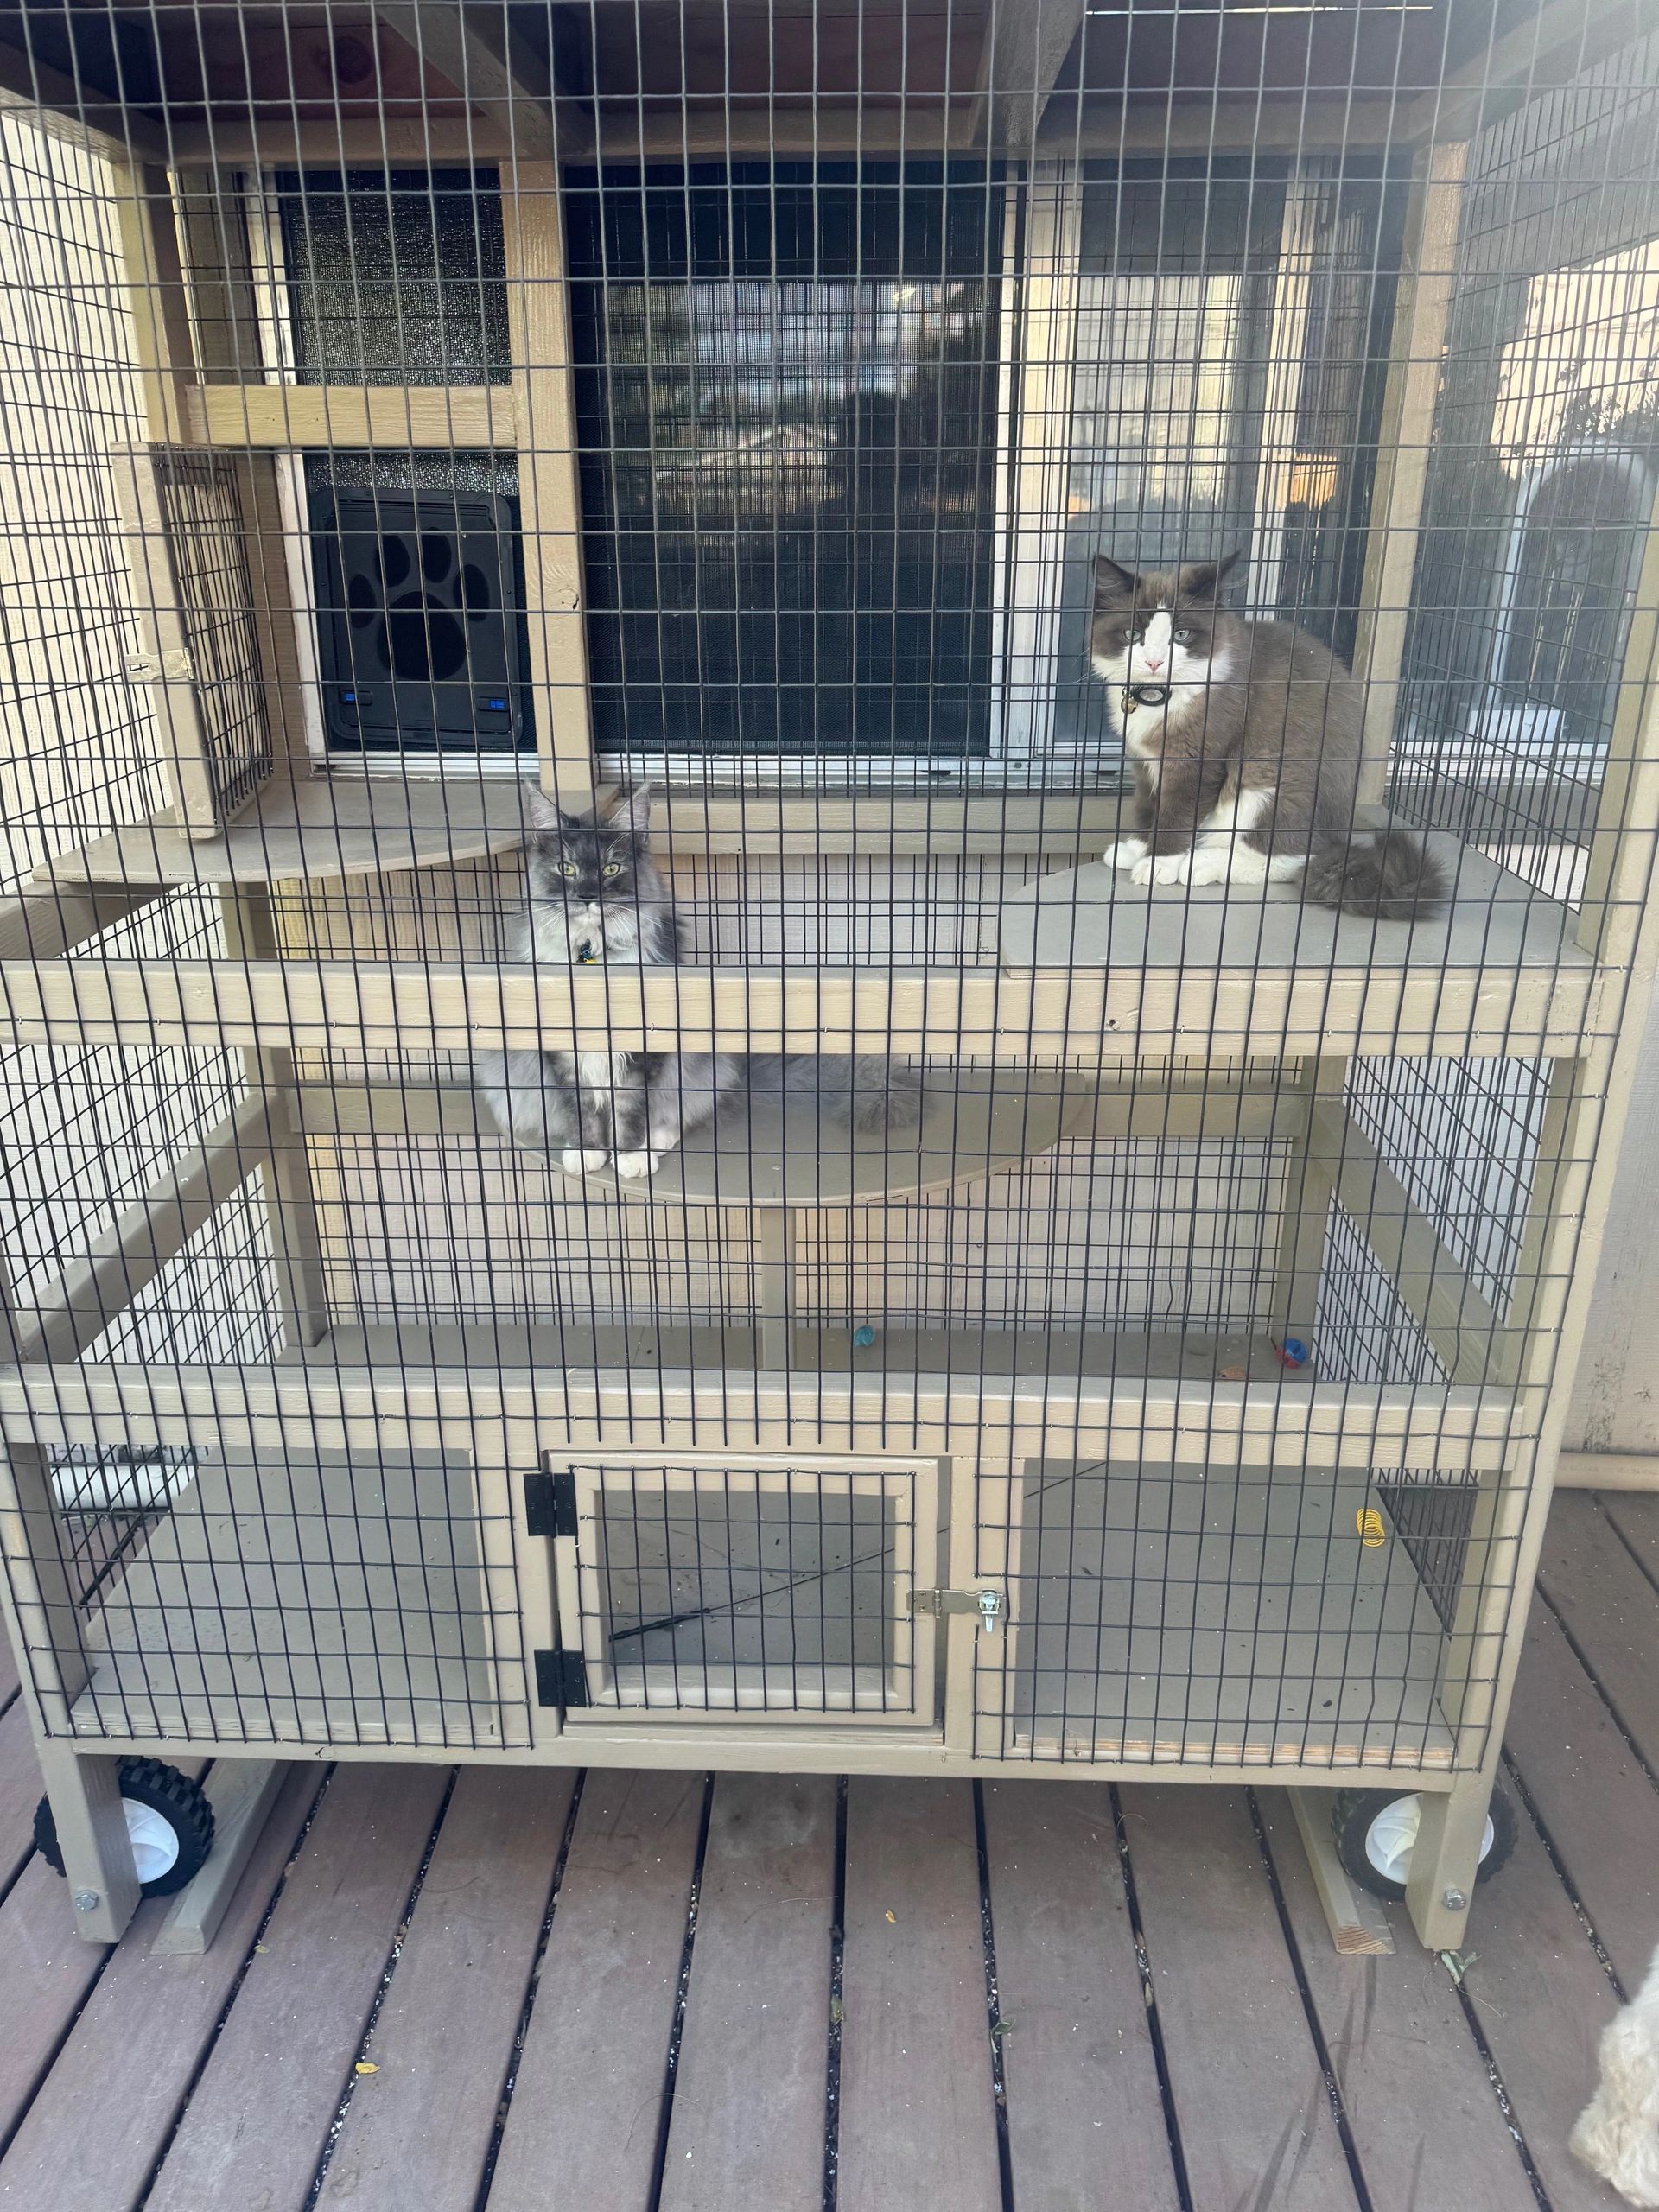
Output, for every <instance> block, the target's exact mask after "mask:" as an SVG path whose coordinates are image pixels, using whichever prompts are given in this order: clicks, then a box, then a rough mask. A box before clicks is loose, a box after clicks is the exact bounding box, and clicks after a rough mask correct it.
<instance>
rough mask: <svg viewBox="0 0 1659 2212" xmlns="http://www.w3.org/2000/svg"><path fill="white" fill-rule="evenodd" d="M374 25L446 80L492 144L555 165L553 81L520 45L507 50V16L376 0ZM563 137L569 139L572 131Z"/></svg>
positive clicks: (424, 2)
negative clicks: (489, 128) (486, 129)
mask: <svg viewBox="0 0 1659 2212" xmlns="http://www.w3.org/2000/svg"><path fill="white" fill-rule="evenodd" d="M374 13H375V16H376V18H377V20H378V22H383V23H385V25H386V27H387V28H388V29H390V30H392V31H395V32H396V33H397V36H398V37H399V38H400V39H402V40H403V41H404V45H405V46H407V47H409V48H410V49H411V50H412V51H413V52H414V53H415V54H417V55H418V56H419V57H420V59H421V60H422V61H423V63H425V64H427V65H428V66H429V67H431V68H433V69H435V70H436V71H437V72H438V73H439V75H440V76H442V77H445V78H447V79H448V81H449V82H450V84H452V85H453V86H454V88H455V90H456V91H457V92H459V93H460V94H461V97H462V98H463V99H465V100H467V103H468V105H470V106H471V107H473V108H474V110H475V111H476V112H477V113H478V114H479V115H480V116H481V117H482V118H484V120H485V121H486V123H488V124H490V125H491V126H492V133H491V135H492V139H493V142H494V143H497V144H501V143H505V146H506V147H508V148H509V149H511V151H512V154H513V155H514V156H517V157H518V158H519V159H521V160H524V161H554V160H556V159H557V158H558V156H559V154H560V152H561V150H563V152H564V153H566V154H569V153H573V152H580V151H581V150H582V149H581V148H580V147H572V146H571V145H569V143H567V144H566V145H565V146H564V147H563V149H561V148H560V146H559V144H558V143H557V142H558V138H559V135H560V134H559V132H558V130H556V127H555V124H554V120H553V101H552V92H553V86H552V79H551V76H550V73H549V71H548V69H547V67H546V64H545V63H544V62H543V61H542V60H540V59H539V57H537V56H535V55H533V54H531V53H530V52H529V51H528V49H526V48H524V46H523V44H522V42H521V41H512V43H509V41H508V34H507V22H506V12H505V9H498V8H480V7H476V6H474V7H470V8H468V7H464V6H458V5H444V4H439V0H375V6H374ZM564 136H565V137H566V138H567V140H568V139H569V132H568V131H567V132H566V133H565V134H564Z"/></svg>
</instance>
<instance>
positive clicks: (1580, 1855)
mask: <svg viewBox="0 0 1659 2212" xmlns="http://www.w3.org/2000/svg"><path fill="white" fill-rule="evenodd" d="M1508 1743H1509V1748H1510V1755H1511V1757H1512V1758H1513V1759H1514V1761H1515V1764H1516V1770H1517V1772H1518V1773H1519V1775H1520V1777H1521V1781H1522V1784H1523V1785H1524V1787H1525V1789H1526V1791H1527V1794H1528V1795H1529V1796H1530V1797H1531V1799H1532V1801H1533V1803H1534V1804H1535V1806H1536V1808H1537V1812H1538V1817H1539V1819H1540V1821H1541V1822H1542V1824H1543V1827H1544V1832H1545V1834H1547V1835H1548V1838H1549V1840H1550V1842H1551V1844H1552V1846H1553V1847H1554V1851H1555V1853H1556V1856H1557V1857H1558V1859H1560V1862H1561V1865H1562V1866H1563V1868H1564V1869H1565V1872H1566V1874H1567V1879H1568V1880H1569V1881H1570V1882H1571V1883H1572V1885H1573V1888H1574V1889H1575V1890H1576V1891H1577V1892H1578V1894H1579V1897H1580V1900H1581V1901H1582V1903H1583V1905H1584V1909H1585V1910H1586V1912H1587V1913H1588V1914H1589V1916H1590V1919H1591V1922H1592V1925H1593V1927H1594V1928H1595V1930H1596V1933H1597V1935H1598V1936H1599V1937H1600V1939H1601V1941H1602V1942H1603V1943H1604V1944H1605V1946H1606V1948H1607V1954H1608V1956H1609V1957H1610V1958H1611V1960H1612V1962H1613V1969H1614V1971H1615V1973H1617V1974H1618V1976H1619V1979H1620V1980H1622V1981H1623V1983H1624V1986H1625V1988H1626V1989H1629V1990H1634V1989H1635V1988H1637V1986H1638V1985H1639V1984H1640V1982H1641V1980H1642V1978H1643V1975H1644V1974H1646V1972H1647V1968H1648V1961H1649V1959H1650V1958H1651V1957H1652V1955H1653V1952H1654V1947H1655V1945H1656V1944H1659V1789H1655V1787H1654V1785H1653V1783H1651V1782H1650V1781H1649V1778H1648V1777H1647V1776H1646V1775H1645V1774H1644V1773H1643V1771H1642V1768H1641V1765H1640V1764H1639V1763H1638V1761H1637V1758H1636V1755H1635V1753H1634V1752H1633V1751H1631V1750H1630V1745H1628V1744H1627V1743H1626V1742H1625V1740H1624V1737H1623V1736H1622V1735H1621V1734H1620V1733H1619V1731H1618V1726H1617V1724H1616V1722H1615V1721H1614V1719H1613V1717H1612V1715H1611V1713H1609V1712H1608V1710H1607V1707H1605V1705H1604V1704H1603V1702H1602V1700H1601V1699H1600V1698H1599V1697H1598V1695H1597V1694H1596V1688H1595V1685H1594V1683H1593V1682H1592V1681H1591V1680H1590V1678H1589V1676H1588V1675H1586V1673H1585V1671H1584V1669H1583V1668H1582V1667H1581V1666H1580V1664H1579V1662H1578V1661H1577V1659H1576V1658H1575V1657H1574V1656H1573V1653H1572V1651H1571V1650H1570V1649H1569V1648H1568V1646H1567V1638H1566V1637H1565V1636H1564V1635H1563V1634H1562V1632H1561V1630H1560V1625H1559V1624H1558V1623H1557V1622H1556V1619H1555V1617H1554V1614H1553V1613H1551V1612H1550V1611H1548V1609H1547V1608H1546V1607H1544V1606H1542V1605H1537V1604H1535V1605H1534V1606H1533V1609H1532V1618H1531V1619H1530V1621H1529V1623H1528V1624H1527V1637H1526V1642H1525V1644H1524V1646H1523V1647H1522V1656H1521V1668H1520V1672H1519V1675H1517V1677H1516V1686H1515V1702H1514V1706H1513V1707H1512V1709H1511V1711H1510V1726H1509V1732H1508Z"/></svg>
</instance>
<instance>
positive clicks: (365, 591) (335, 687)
mask: <svg viewBox="0 0 1659 2212" xmlns="http://www.w3.org/2000/svg"><path fill="white" fill-rule="evenodd" d="M310 519H311V533H312V547H313V553H314V567H315V589H316V595H317V645H318V675H319V679H320V682H321V692H322V711H323V722H324V727H325V728H326V729H327V736H328V742H329V745H330V747H337V748H339V749H340V750H341V751H346V750H351V751H364V752H373V751H388V750H394V749H396V750H401V751H404V752H423V751H432V752H458V753H470V752H480V753H505V752H512V751H513V750H515V749H516V748H517V747H518V745H519V744H520V743H522V742H523V741H524V740H525V737H526V734H527V732H528V729H529V726H530V721H529V700H528V694H527V690H526V688H525V685H524V680H523V679H524V645H523V637H522V632H523V622H524V618H523V613H522V608H523V603H524V594H523V587H522V582H521V578H520V575H519V566H520V556H519V549H518V502H517V501H516V500H515V499H508V498H507V497H505V495H502V494H499V493H467V494H465V495H458V494H456V493H448V492H429V493H428V492H406V493H399V492H387V491H385V490H381V489H378V488H373V487H371V488H365V489H360V490H346V489H343V488H341V487H340V486H331V487H329V488H328V489H327V490H320V489H319V490H314V491H313V493H312V494H311V499H310Z"/></svg>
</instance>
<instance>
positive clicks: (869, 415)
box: [566, 163, 1003, 759]
mask: <svg viewBox="0 0 1659 2212" xmlns="http://www.w3.org/2000/svg"><path fill="white" fill-rule="evenodd" d="M566 208H567V222H568V226H569V267H570V273H571V277H572V279H573V287H572V296H571V307H572V315H573V321H574V330H573V346H574V353H575V361H576V365H577V372H576V376H577V420H578V432H577V435H578V439H579V443H580V448H581V474H582V518H583V527H584V556H585V563H586V577H587V592H588V652H589V661H590V668H591V674H592V681H593V706H594V725H595V734H596V736H597V739H598V742H599V745H600V747H601V750H602V751H603V752H605V753H611V754H623V753H643V754H647V755H649V754H652V753H656V754H659V755H660V754H664V753H682V754H685V753H689V754H703V755H708V754H720V753H728V754H729V753H742V754H745V755H748V756H752V757H763V758H764V757H767V756H771V757H773V758H782V757H785V756H790V755H793V756H804V755H806V756H810V755H814V754H818V755H824V754H829V755H835V754H842V755H849V754H857V755H862V756H878V757H880V756H887V757H891V758H897V759H917V758H921V759H927V758H930V757H933V758H938V757H961V756H966V755H973V754H977V753H984V752H986V751H987V750H988V746H989V740H990V705H991V690H990V677H991V616H990V597H991V576H992V552H993V544H994V531H995V408H996V383H997V372H996V359H997V334H996V293H997V286H996V276H997V269H998V259H999V254H1000V247H1001V232H1002V221H1003V215H1002V193H1001V186H1000V184H998V183H997V182H996V181H995V179H993V178H992V177H991V176H990V175H988V173H987V171H986V170H985V169H984V168H980V169H978V170H977V171H976V172H972V173H964V174H958V173H957V172H956V171H954V170H946V169H944V168H941V167H940V166H939V165H938V164H935V165H933V166H931V168H923V167H918V166H917V165H912V164H906V165H905V166H903V167H902V168H901V167H899V166H886V167H875V166H871V165H868V164H866V165H863V166H855V165H853V164H849V163H839V164H829V163H819V164H817V165H800V164H795V165H791V164H787V163H779V164H773V165H770V166H761V165H740V166H735V167H732V168H727V167H724V166H721V167H702V166H694V167H691V168H673V169H669V168H645V169H644V170H640V169H639V168H634V169H631V170H630V169H620V168H614V167H611V166H607V167H606V168H604V169H603V170H602V172H594V171H591V170H590V171H588V172H586V173H582V172H577V173H575V175H572V176H571V177H569V178H568V179H567V186H566Z"/></svg>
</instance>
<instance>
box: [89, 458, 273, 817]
mask: <svg viewBox="0 0 1659 2212" xmlns="http://www.w3.org/2000/svg"><path fill="white" fill-rule="evenodd" d="M111 463H112V467H113V469H114V474H115V481H116V485H117V487H118V491H119V493H120V494H121V499H122V505H123V509H124V515H125V519H126V524H127V536H128V542H129V545H130V549H131V558H132V563H133V582H134V590H135V597H136V601H137V607H138V614H139V622H140V626H141V627H142V628H143V629H144V630H145V631H146V632H147V633H148V636H149V652H147V653H146V654H145V655H144V656H143V658H140V659H139V660H137V661H136V662H133V663H130V664H129V666H130V672H131V673H132V674H133V675H134V676H136V677H140V678H142V679H143V680H145V681H148V682H149V683H154V684H155V685H156V702H157V708H158V718H159V721H160V724H161V729H162V745H163V747H164V748H165V749H164V753H163V759H164V762H165V766H166V767H167V769H168V772H169V776H170V781H171V784H172V788H173V792H174V798H175V804H176V805H177V807H178V810H179V818H180V820H181V822H182V823H187V824H188V825H189V826H190V827H191V828H192V829H194V830H195V831H196V832H197V833H198V834H200V835H210V834H211V833H212V832H213V830H215V829H218V828H219V824H220V823H222V822H223V821H224V820H225V818H226V816H227V815H229V814H231V813H233V812H234V811H235V810H236V808H237V807H238V805H239V804H241V803H242V801H243V800H244V799H245V798H248V797H249V796H250V795H251V792H252V791H253V789H254V786H255V785H256V784H257V782H258V781H259V780H260V779H261V778H262V777H263V776H264V775H265V774H266V773H267V772H269V770H270V729H269V728H268V726H267V723H266V720H265V704H264V693H263V690H262V689H261V686H262V682H263V678H262V677H261V673H260V666H259V648H258V639H257V635H256V633H255V630H254V620H253V594H252V585H251V579H250V576H249V573H248V557H247V548H246V543H245V534H244V524H243V507H242V500H241V496H240V493H239V491H238V470H237V467H236V465H235V463H234V462H233V461H232V460H230V459H229V458H227V457H226V456H224V455H215V454H206V453H191V452H185V451H183V450H181V449H178V448H173V449H168V448H162V447H149V448H145V447H139V446H134V447H129V448H126V449H125V450H124V451H118V452H117V453H115V454H112V455H111Z"/></svg>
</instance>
